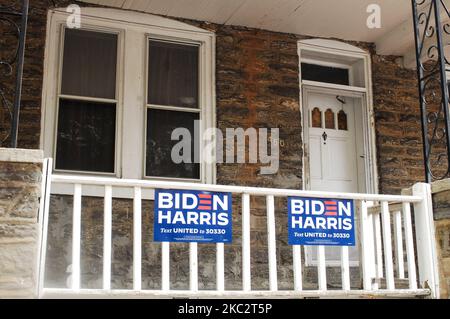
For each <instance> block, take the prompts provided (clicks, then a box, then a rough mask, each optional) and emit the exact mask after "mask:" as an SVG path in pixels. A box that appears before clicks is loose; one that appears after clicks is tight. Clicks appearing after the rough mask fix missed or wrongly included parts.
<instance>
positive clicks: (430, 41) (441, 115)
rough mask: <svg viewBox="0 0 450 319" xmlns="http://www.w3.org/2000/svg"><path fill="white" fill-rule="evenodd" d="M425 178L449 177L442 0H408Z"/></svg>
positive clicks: (446, 20) (449, 23)
mask: <svg viewBox="0 0 450 319" xmlns="http://www.w3.org/2000/svg"><path fill="white" fill-rule="evenodd" d="M412 7H413V20H414V36H415V42H416V59H417V75H418V80H419V98H420V111H421V122H422V139H423V145H424V146H423V156H424V164H425V176H426V181H427V182H431V181H433V180H440V179H444V178H447V177H449V173H450V117H449V104H448V103H449V86H448V82H447V74H446V72H447V71H450V63H449V60H448V59H447V58H446V57H445V49H446V47H447V46H448V45H450V43H449V42H448V39H447V37H448V36H449V35H450V12H449V11H448V8H447V7H446V5H445V3H444V2H443V1H442V0H412Z"/></svg>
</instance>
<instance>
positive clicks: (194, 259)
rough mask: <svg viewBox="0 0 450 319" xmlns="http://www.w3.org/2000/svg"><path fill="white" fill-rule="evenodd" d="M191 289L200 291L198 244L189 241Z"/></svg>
mask: <svg viewBox="0 0 450 319" xmlns="http://www.w3.org/2000/svg"><path fill="white" fill-rule="evenodd" d="M189 289H190V290H191V291H198V244H197V243H189Z"/></svg>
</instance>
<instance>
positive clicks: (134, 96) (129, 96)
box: [40, 8, 216, 184]
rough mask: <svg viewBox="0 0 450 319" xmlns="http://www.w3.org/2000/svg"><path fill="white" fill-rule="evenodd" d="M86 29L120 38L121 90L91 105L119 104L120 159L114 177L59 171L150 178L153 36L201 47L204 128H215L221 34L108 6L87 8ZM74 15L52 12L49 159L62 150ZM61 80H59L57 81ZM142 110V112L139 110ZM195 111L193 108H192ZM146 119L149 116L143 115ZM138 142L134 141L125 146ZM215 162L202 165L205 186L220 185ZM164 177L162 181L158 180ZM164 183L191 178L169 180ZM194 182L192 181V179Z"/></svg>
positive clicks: (46, 104)
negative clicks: (67, 46) (65, 62)
mask: <svg viewBox="0 0 450 319" xmlns="http://www.w3.org/2000/svg"><path fill="white" fill-rule="evenodd" d="M82 15H83V17H82V21H83V25H82V28H83V29H91V30H94V31H101V32H112V33H116V34H118V57H117V60H118V62H117V65H118V67H117V89H116V99H111V100H110V99H95V98H88V97H82V99H85V100H89V101H91V100H92V101H99V102H111V103H116V150H115V151H116V159H115V172H114V173H96V172H75V171H63V170H58V171H57V173H58V174H63V175H64V174H80V175H94V176H105V175H109V176H116V177H117V178H133V179H143V178H145V177H144V175H145V170H144V162H145V139H146V135H145V121H146V112H145V111H146V109H147V107H148V105H147V97H146V95H145V94H144V93H145V92H146V91H147V88H146V87H147V83H146V81H145V80H144V79H146V77H147V75H146V73H147V69H146V66H147V65H146V62H145V61H146V60H147V57H146V56H148V54H147V50H146V46H147V43H148V38H149V37H152V38H158V39H163V40H169V41H177V42H183V43H193V44H196V45H199V46H200V52H199V55H200V63H199V68H200V81H201V83H200V85H199V90H200V94H199V98H200V101H199V102H201V104H200V109H199V110H198V111H197V110H195V111H194V110H193V112H199V113H200V118H201V119H202V120H203V122H204V123H203V125H202V127H201V128H200V133H201V134H202V133H203V132H204V129H206V128H210V127H212V128H214V127H215V126H216V123H215V117H216V115H215V102H216V101H215V85H214V83H215V34H214V33H213V32H210V31H207V30H204V29H200V28H197V27H193V26H191V25H188V24H185V23H182V22H179V21H175V20H170V19H166V18H162V17H159V16H154V15H151V14H145V13H138V12H131V11H124V10H116V9H104V8H83V9H82ZM68 16H69V14H68V13H67V12H66V11H65V9H63V8H61V9H55V10H50V11H49V12H48V22H47V41H46V48H45V61H44V66H45V68H44V81H43V90H42V92H43V93H42V108H41V112H42V116H41V141H40V147H41V148H42V149H43V150H44V154H45V156H46V157H52V155H53V157H54V155H55V154H54V151H55V149H56V133H55V132H56V130H57V109H58V107H57V102H58V101H59V97H68V98H77V97H75V96H66V95H58V93H59V92H60V82H61V81H60V78H61V70H62V67H61V63H62V54H63V50H62V45H63V43H62V41H63V37H64V36H63V35H64V33H63V29H64V26H65V23H66V20H67V17H68ZM56 79H57V80H56ZM136 110H137V111H136ZM186 111H190V110H186ZM142 115H145V116H142ZM126 141H133V143H125V142H126ZM211 162H212V164H207V163H205V162H204V161H201V162H200V166H201V177H202V178H201V179H200V180H199V182H202V183H209V184H214V183H215V181H216V165H215V159H213V161H211ZM158 179H160V178H158ZM161 179H162V180H175V181H177V180H178V181H180V180H186V179H167V178H161ZM190 181H192V180H190Z"/></svg>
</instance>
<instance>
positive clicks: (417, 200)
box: [39, 160, 439, 298]
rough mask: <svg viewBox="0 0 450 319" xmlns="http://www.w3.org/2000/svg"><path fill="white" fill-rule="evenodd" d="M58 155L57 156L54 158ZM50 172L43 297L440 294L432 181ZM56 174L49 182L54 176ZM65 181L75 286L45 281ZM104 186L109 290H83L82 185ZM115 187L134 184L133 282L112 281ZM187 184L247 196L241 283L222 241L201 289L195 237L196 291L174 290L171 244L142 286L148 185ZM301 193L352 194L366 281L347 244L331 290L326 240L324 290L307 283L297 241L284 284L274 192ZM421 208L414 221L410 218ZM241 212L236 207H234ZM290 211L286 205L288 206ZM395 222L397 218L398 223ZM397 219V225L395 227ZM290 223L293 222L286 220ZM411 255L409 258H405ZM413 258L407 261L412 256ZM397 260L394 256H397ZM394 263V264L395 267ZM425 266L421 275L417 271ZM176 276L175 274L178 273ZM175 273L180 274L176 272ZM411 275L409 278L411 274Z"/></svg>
mask: <svg viewBox="0 0 450 319" xmlns="http://www.w3.org/2000/svg"><path fill="white" fill-rule="evenodd" d="M50 161H51V160H50ZM45 167H48V169H47V172H46V174H44V175H45V176H44V182H43V185H44V191H43V197H42V198H43V200H44V203H42V205H41V216H42V227H43V228H42V229H43V236H42V251H41V264H40V287H39V291H40V296H41V297H43V298H61V297H71V298H76V297H95V298H110V297H125V298H126V297H128V298H137V297H141V298H158V297H163V298H174V297H193V298H200V297H207V298H214V297H224V298H225V297H252V298H258V297H269V298H270V297H289V298H305V297H350V296H351V297H364V296H366V297H368V296H380V297H399V296H400V297H414V296H428V297H432V298H438V297H439V286H438V285H439V281H438V273H437V261H436V250H435V242H434V240H435V239H434V225H433V218H432V202H431V193H430V187H429V185H427V184H416V185H415V186H414V187H413V196H394V195H374V194H345V193H329V192H313V191H299V190H287V189H268V188H254V187H239V186H220V185H203V184H194V183H180V182H165V181H149V180H125V179H115V178H98V177H81V176H67V175H53V176H52V175H51V172H50V167H52V165H51V163H48V165H47V164H46V165H45ZM49 181H50V182H49ZM55 183H57V184H58V185H65V186H66V187H69V188H70V189H72V190H73V191H72V192H70V194H71V196H73V215H72V218H73V223H72V227H73V229H72V231H73V236H72V284H71V288H67V289H55V288H47V287H46V286H45V278H44V274H45V271H44V270H45V261H46V256H45V255H46V254H45V252H46V245H47V232H48V220H49V198H50V193H51V185H52V184H55ZM93 186H95V187H97V188H99V187H100V188H101V189H103V194H102V197H103V198H104V234H103V238H104V239H103V240H104V242H103V289H83V288H82V287H81V285H80V282H81V226H82V225H81V223H82V219H81V199H82V196H83V189H85V188H89V187H91V188H92V187H93ZM114 188H122V189H124V188H126V189H130V190H132V193H131V196H132V198H133V289H130V290H120V289H112V288H111V262H112V259H111V249H112V199H113V189H114ZM156 188H160V189H181V190H201V191H214V192H231V193H233V194H238V195H240V196H241V200H242V205H241V207H242V221H241V222H242V265H241V266H242V290H239V291H236V290H233V291H231V290H226V283H225V275H224V270H225V265H224V263H225V258H224V244H217V245H216V283H215V287H216V289H215V290H199V285H198V254H197V248H198V246H197V243H190V244H189V274H190V275H189V290H184V291H180V290H172V289H171V278H170V271H169V269H170V246H171V245H170V243H162V244H161V250H162V254H161V289H160V290H145V289H142V286H141V282H142V275H141V271H142V252H141V248H142V238H141V227H142V210H141V204H142V198H143V196H142V194H143V193H142V192H143V190H146V191H147V190H148V189H151V190H152V189H156ZM250 196H265V197H266V207H267V235H268V236H267V240H268V245H267V247H268V251H267V254H268V268H269V287H270V288H269V290H264V291H261V290H258V291H256V290H253V289H252V272H251V249H252V248H251V244H250V230H251V222H250V221H251V219H250ZM287 196H301V197H320V198H337V199H339V198H343V199H353V200H355V204H356V206H357V207H358V211H359V214H360V218H359V223H360V224H359V227H358V228H357V232H358V234H357V237H358V238H360V245H359V256H360V269H361V277H362V278H361V280H362V285H361V288H360V289H351V288H350V287H351V285H350V266H349V256H348V248H347V247H342V248H341V274H342V275H341V276H342V289H340V290H329V289H327V274H326V267H327V265H326V257H325V253H324V247H319V248H318V265H317V270H318V271H317V273H318V278H317V282H318V287H319V288H318V290H307V289H304V288H303V286H304V285H303V280H304V279H303V278H302V268H303V267H304V262H303V259H302V256H301V255H302V247H301V246H292V252H293V253H292V255H293V259H292V269H293V283H292V287H293V289H292V290H280V289H278V278H277V274H278V272H277V267H278V264H277V254H276V250H277V247H276V243H277V242H276V234H275V205H274V198H275V197H287ZM411 206H413V209H414V227H415V228H413V222H412V218H411ZM234 213H236V212H234ZM286 214H287V212H286ZM392 222H393V223H392ZM392 225H393V227H392ZM286 227H287V225H286ZM405 257H406V258H405ZM405 259H406V262H405ZM394 260H395V262H394ZM394 266H395V267H394ZM417 271H418V276H417V275H416V272H417ZM406 278H407V279H408V287H407V288H405V287H403V288H398V287H396V283H397V282H398V281H399V280H401V279H406ZM174 279H175V278H174ZM175 280H176V279H175ZM405 281H406V280H405Z"/></svg>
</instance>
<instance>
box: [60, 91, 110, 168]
mask: <svg viewBox="0 0 450 319" xmlns="http://www.w3.org/2000/svg"><path fill="white" fill-rule="evenodd" d="M115 132H116V106H115V105H114V104H106V103H95V102H85V101H72V100H65V99H61V100H60V104H59V113H58V135H57V139H58V140H57V148H56V168H57V169H64V170H76V171H89V172H105V173H113V172H114V155H115V142H116V141H115V140H116V138H115Z"/></svg>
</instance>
